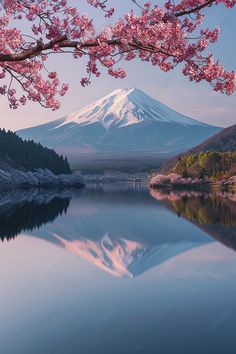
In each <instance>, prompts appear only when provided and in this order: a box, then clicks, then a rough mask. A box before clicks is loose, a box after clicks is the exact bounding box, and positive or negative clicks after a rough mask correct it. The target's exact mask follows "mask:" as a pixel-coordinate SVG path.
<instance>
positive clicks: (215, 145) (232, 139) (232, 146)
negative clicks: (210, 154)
mask: <svg viewBox="0 0 236 354" xmlns="http://www.w3.org/2000/svg"><path fill="white" fill-rule="evenodd" d="M208 150H216V151H220V152H226V151H234V150H236V124H234V125H232V126H231V127H228V128H225V129H224V130H222V131H221V132H219V133H218V134H216V135H214V136H213V137H211V138H209V139H207V140H206V141H204V142H203V143H202V144H200V145H198V146H196V147H195V148H193V149H192V150H191V151H190V152H192V153H197V152H200V151H208Z"/></svg>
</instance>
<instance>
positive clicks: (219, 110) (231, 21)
mask: <svg viewBox="0 0 236 354" xmlns="http://www.w3.org/2000/svg"><path fill="white" fill-rule="evenodd" d="M70 3H71V4H72V5H77V6H81V10H80V12H81V13H82V12H83V13H84V12H87V13H89V15H90V16H93V17H94V21H95V22H96V23H97V25H98V26H100V27H102V26H104V25H105V23H106V20H105V19H104V17H102V16H100V15H99V14H98V12H97V11H96V10H94V9H92V8H91V7H88V6H86V5H85V1H84V0H70ZM111 3H113V4H114V5H115V7H116V9H117V16H120V15H122V14H123V13H125V12H126V11H129V9H130V6H131V5H130V2H129V1H127V0H119V1H118V0H111ZM158 4H160V1H159V2H158ZM205 13H206V15H207V16H206V20H205V21H204V27H210V28H212V27H213V28H214V27H216V26H218V27H220V28H221V36H220V40H219V41H218V42H217V43H216V44H214V45H213V46H212V47H211V48H210V49H211V51H212V52H213V54H214V56H215V58H217V59H219V60H220V62H222V63H224V64H225V67H226V68H227V69H228V70H235V71H236V40H235V38H236V7H235V8H234V9H231V10H229V9H227V8H225V7H224V6H223V5H220V6H214V7H212V8H209V9H207V10H205ZM22 25H23V26H24V24H22ZM120 65H121V64H120ZM121 66H122V67H123V68H125V69H126V71H127V77H126V78H125V79H114V78H112V77H110V76H108V75H107V74H106V72H105V71H102V75H101V77H100V78H93V79H92V83H91V85H90V86H88V87H86V88H83V87H81V85H80V79H81V77H83V76H85V65H84V62H83V61H81V60H75V59H73V58H71V57H69V56H67V57H65V56H55V57H53V58H52V59H50V62H49V69H50V70H51V71H54V70H56V71H58V72H59V76H60V78H61V81H62V82H68V83H69V85H70V90H69V92H68V93H67V95H66V96H65V97H63V99H62V100H61V108H60V109H59V110H58V111H56V112H52V111H51V110H49V109H45V108H42V107H41V106H39V105H38V104H37V103H29V104H27V106H25V107H20V108H18V109H17V110H11V109H10V108H9V106H8V102H7V100H6V98H4V97H3V96H0V127H1V128H6V129H11V130H18V129H22V128H26V127H31V126H35V125H38V124H43V123H46V122H49V121H52V120H55V119H58V118H61V117H64V116H66V115H67V114H70V113H71V112H73V111H75V110H78V109H80V108H82V107H84V106H86V105H88V104H90V103H92V102H93V101H95V100H97V99H99V98H101V97H103V96H105V95H106V94H108V93H109V92H111V91H113V90H115V89H118V88H131V87H136V88H138V89H141V90H143V91H145V92H146V93H147V94H150V95H151V96H152V97H154V98H155V99H157V100H158V101H160V102H162V103H164V104H166V105H167V106H169V107H171V108H172V109H174V110H176V111H178V112H180V113H182V114H185V115H187V116H189V117H192V118H194V119H197V120H199V121H202V122H205V123H209V124H212V125H217V126H222V127H227V126H230V125H232V124H235V123H236V93H235V94H233V95H231V96H226V95H222V94H220V93H215V92H213V91H212V88H211V87H210V86H209V85H208V84H207V83H200V84H195V83H191V82H189V81H188V79H187V78H186V77H184V76H183V74H182V73H181V68H180V67H179V68H178V67H177V68H176V69H175V70H173V71H171V72H169V73H163V72H161V71H160V69H158V68H157V67H153V66H152V65H151V64H150V63H142V62H140V61H138V60H137V61H133V62H129V63H123V64H122V65H121Z"/></svg>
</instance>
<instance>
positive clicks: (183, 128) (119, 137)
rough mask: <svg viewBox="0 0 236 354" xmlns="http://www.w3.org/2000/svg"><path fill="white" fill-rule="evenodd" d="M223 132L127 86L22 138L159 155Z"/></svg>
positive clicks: (93, 150) (90, 149)
mask: <svg viewBox="0 0 236 354" xmlns="http://www.w3.org/2000/svg"><path fill="white" fill-rule="evenodd" d="M219 130H220V129H219V128H217V127H213V126H210V125H207V124H204V123H201V122H198V121H196V120H194V119H191V118H189V117H186V116H184V115H182V114H180V113H178V112H175V111H174V110H173V109H171V108H168V107H167V106H165V105H163V104H162V103H160V102H159V101H157V100H156V99H154V98H152V97H150V96H149V95H147V94H146V93H145V92H143V91H141V90H139V89H137V88H126V89H117V90H115V91H112V92H110V93H109V94H108V95H106V96H105V97H103V98H101V99H99V100H97V101H95V102H93V103H92V104H90V105H88V106H87V107H85V108H83V109H80V110H78V111H75V112H73V113H72V114H70V115H68V116H67V117H65V118H62V119H60V120H57V121H54V122H50V123H47V124H45V125H41V126H38V127H34V128H31V129H27V130H24V131H20V132H19V134H20V135H21V136H22V137H24V138H29V139H32V138H33V139H35V140H36V141H40V142H41V143H44V144H45V145H46V146H50V147H55V146H57V147H60V146H61V147H62V148H63V149H64V148H66V149H67V147H68V146H70V147H72V148H73V149H74V148H76V149H77V150H76V151H80V152H84V151H85V152H86V153H88V154H93V153H96V152H99V151H102V152H104V151H105V152H108V153H110V152H111V151H116V152H118V153H119V154H120V153H121V154H125V156H126V155H127V154H130V153H131V154H133V153H135V156H136V154H137V152H139V153H141V152H142V154H146V153H150V152H152V153H153V152H154V151H155V152H160V153H166V152H168V153H172V154H177V153H178V152H180V151H183V150H187V149H189V148H191V147H193V146H194V145H197V144H199V143H201V142H202V141H203V140H205V139H207V138H209V137H210V136H212V135H213V134H215V133H217V132H218V131H219ZM78 149H79V150H78ZM80 149H81V150H80ZM63 151H65V150H63ZM68 153H69V152H68Z"/></svg>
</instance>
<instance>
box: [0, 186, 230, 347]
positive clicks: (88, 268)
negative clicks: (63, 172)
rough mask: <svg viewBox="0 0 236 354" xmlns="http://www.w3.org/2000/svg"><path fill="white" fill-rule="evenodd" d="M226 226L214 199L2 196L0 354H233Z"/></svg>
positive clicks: (131, 191)
mask: <svg viewBox="0 0 236 354" xmlns="http://www.w3.org/2000/svg"><path fill="white" fill-rule="evenodd" d="M235 220H236V200H235V196H234V195H233V194H228V193H223V192H218V193H214V194H208V193H205V192H190V191H187V192H185V191H180V192H173V191H172V192H168V191H166V190H164V191H163V190H152V191H149V190H148V189H147V187H146V186H145V185H141V184H118V183H117V184H113V185H111V184H110V185H109V184H107V185H106V184H104V185H96V186H95V185H88V187H86V188H84V189H83V190H81V191H77V192H75V191H73V190H62V191H58V190H44V191H39V190H28V191H24V190H15V191H10V192H9V191H4V192H1V193H0V237H1V239H2V241H3V242H1V244H0V282H1V285H0V293H1V303H0V314H1V315H0V316H1V321H0V343H1V344H0V346H1V347H0V348H1V350H0V352H1V353H4V354H23V353H24V354H31V353H34V354H42V353H44V354H52V353H58V354H64V353H69V354H75V353H76V354H77V353H82V354H90V353H91V354H92V353H104V354H108V353H109V354H110V353H115V354H116V353H117V354H118V353H119V354H120V353H122V354H123V353H125V354H126V353H127V354H128V353H129V354H130V353H145V354H152V353H153V354H154V353H155V354H156V353H161V354H162V353H164V354H169V353H176V354H185V353H186V354H195V353H196V354H199V353H201V354H205V353H207V354H209V353H227V354H231V353H232V354H233V353H235V351H236V344H235V340H234V336H235V330H236V320H235V318H236V317H235V315H236V302H235V296H236V283H235V276H236V253H235V250H236V221H235Z"/></svg>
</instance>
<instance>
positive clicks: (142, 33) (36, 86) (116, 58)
mask: <svg viewBox="0 0 236 354" xmlns="http://www.w3.org/2000/svg"><path fill="white" fill-rule="evenodd" d="M84 1H86V0H84ZM87 2H88V3H89V4H90V5H91V6H94V7H95V8H97V9H102V10H103V11H104V13H105V16H106V17H111V16H112V15H113V13H114V11H115V10H114V8H113V7H112V6H110V2H112V0H110V1H108V0H105V1H104V0H103V1H100V0H87ZM113 2H115V0H113ZM131 2H132V3H133V4H136V5H137V6H136V7H135V6H133V7H134V8H135V9H136V11H134V9H132V10H131V11H130V12H129V13H127V14H126V15H125V16H124V17H123V18H119V19H118V20H114V23H113V24H112V23H110V22H111V21H109V23H108V24H107V25H106V26H105V27H104V28H103V29H102V30H101V31H98V30H97V29H96V28H95V25H94V22H93V20H92V19H91V18H89V17H88V15H86V14H81V13H80V12H79V9H78V8H76V7H72V6H70V3H69V0H50V1H48V0H20V1H19V0H2V1H1V2H0V80H2V82H3V84H2V85H1V84H0V94H2V95H5V96H7V98H8V100H9V103H10V107H12V108H17V107H18V106H19V105H20V104H25V103H26V102H27V100H33V101H37V102H39V103H40V104H41V105H43V106H45V107H49V108H51V109H53V110H55V109H58V108H59V105H60V104H59V101H58V96H63V95H64V94H65V93H66V91H67V90H68V84H61V83H60V80H59V78H58V75H57V73H56V72H54V71H53V72H51V71H50V72H48V70H47V66H46V64H47V60H48V58H49V56H50V55H53V54H68V53H69V54H71V55H73V57H74V58H75V59H80V58H82V57H86V58H87V65H86V71H87V76H86V77H83V78H82V79H81V84H82V85H83V86H85V85H87V84H89V83H90V81H91V76H92V75H94V76H97V77H98V76H99V75H100V74H101V68H102V67H104V68H105V69H106V70H107V73H108V74H109V75H111V76H113V77H115V78H123V77H125V75H126V73H125V71H124V70H123V69H122V68H120V67H118V66H117V64H118V62H120V61H121V59H122V60H123V61H124V60H126V61H130V60H133V59H135V58H138V59H139V60H141V61H145V62H150V63H151V64H152V65H154V66H157V67H158V68H160V69H161V70H162V71H169V70H173V69H174V68H175V67H176V66H177V65H178V64H182V68H183V69H182V70H183V74H184V75H185V76H187V77H188V78H189V80H191V81H195V82H200V81H207V82H208V83H209V84H210V85H211V86H212V87H213V89H214V90H215V91H219V92H222V93H226V94H228V95H229V94H232V93H233V92H234V91H235V73H234V72H233V71H227V70H226V69H225V68H224V66H223V65H222V64H220V63H219V62H218V61H216V60H215V59H214V58H213V56H212V54H210V53H208V51H207V48H208V46H209V44H211V43H214V42H216V41H217V40H218V38H219V29H218V28H215V29H212V30H210V29H203V28H202V24H203V19H204V8H205V7H211V6H213V5H218V4H220V3H223V4H224V5H225V6H227V7H228V8H231V7H233V6H234V5H235V3H236V0H208V1H206V0H182V1H180V2H179V3H178V4H177V3H176V2H174V1H173V0H168V1H167V2H166V3H165V4H164V5H163V6H161V5H155V6H153V5H151V3H150V2H145V3H144V4H143V5H140V4H137V2H136V1H135V0H132V1H131ZM140 2H141V1H140ZM108 4H109V5H108ZM20 21H24V23H28V30H29V32H28V33H27V35H26V34H25V33H23V32H22V31H21V30H20V25H19V26H18V23H20ZM7 80H9V81H7ZM13 86H14V87H13ZM18 88H20V89H21V91H20V92H23V93H22V94H21V93H20V92H19V89H18Z"/></svg>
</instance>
